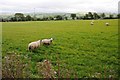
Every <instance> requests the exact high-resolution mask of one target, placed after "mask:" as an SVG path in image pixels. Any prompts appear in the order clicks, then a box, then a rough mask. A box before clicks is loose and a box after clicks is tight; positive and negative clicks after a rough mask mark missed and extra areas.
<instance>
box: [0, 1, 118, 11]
mask: <svg viewBox="0 0 120 80" xmlns="http://www.w3.org/2000/svg"><path fill="white" fill-rule="evenodd" d="M119 1H120V0H0V13H16V12H22V13H34V12H39V13H63V12H65V13H80V12H100V13H103V12H105V13H118V2H119Z"/></svg>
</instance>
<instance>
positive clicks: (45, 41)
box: [42, 38, 53, 45]
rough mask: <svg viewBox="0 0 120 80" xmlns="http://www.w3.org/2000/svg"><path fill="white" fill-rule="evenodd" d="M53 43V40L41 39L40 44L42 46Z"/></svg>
mask: <svg viewBox="0 0 120 80" xmlns="http://www.w3.org/2000/svg"><path fill="white" fill-rule="evenodd" d="M52 41H53V38H50V39H43V40H42V44H44V45H50V44H51V43H52Z"/></svg>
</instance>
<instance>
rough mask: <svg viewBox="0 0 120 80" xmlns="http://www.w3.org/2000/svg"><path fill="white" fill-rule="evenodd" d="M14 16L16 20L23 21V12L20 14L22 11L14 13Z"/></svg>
mask: <svg viewBox="0 0 120 80" xmlns="http://www.w3.org/2000/svg"><path fill="white" fill-rule="evenodd" d="M15 18H16V20H17V21H24V20H25V17H24V14H22V13H15Z"/></svg>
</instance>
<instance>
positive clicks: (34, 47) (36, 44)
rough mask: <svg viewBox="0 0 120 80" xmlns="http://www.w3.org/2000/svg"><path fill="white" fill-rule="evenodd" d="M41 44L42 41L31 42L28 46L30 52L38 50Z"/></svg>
mask: <svg viewBox="0 0 120 80" xmlns="http://www.w3.org/2000/svg"><path fill="white" fill-rule="evenodd" d="M40 44H41V40H38V41H34V42H31V43H29V44H28V50H29V51H32V50H34V49H36V48H38V47H39V46H40Z"/></svg>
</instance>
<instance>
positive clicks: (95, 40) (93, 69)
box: [2, 20, 120, 78]
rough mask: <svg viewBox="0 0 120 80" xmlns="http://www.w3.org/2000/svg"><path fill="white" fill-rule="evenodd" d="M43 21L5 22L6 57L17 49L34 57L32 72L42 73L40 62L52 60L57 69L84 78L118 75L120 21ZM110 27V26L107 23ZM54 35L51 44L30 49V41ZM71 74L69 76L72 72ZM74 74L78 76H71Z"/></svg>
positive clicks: (4, 43)
mask: <svg viewBox="0 0 120 80" xmlns="http://www.w3.org/2000/svg"><path fill="white" fill-rule="evenodd" d="M90 22H91V21H89V20H80V21H77V20H76V21H73V20H71V21H41V22H38V21H36V22H14V23H13V22H9V23H3V24H2V25H3V31H2V32H3V33H2V34H3V39H2V53H3V54H2V56H3V57H4V56H6V55H7V54H6V53H9V52H15V53H19V54H20V55H24V56H27V58H30V59H31V65H32V66H31V67H30V68H31V75H32V77H36V76H38V74H37V69H36V68H35V66H36V63H37V62H41V61H43V60H45V59H48V60H50V61H51V62H52V64H53V66H54V67H55V70H57V69H58V68H57V63H56V61H57V60H58V58H57V57H59V61H60V67H61V70H62V71H63V72H64V73H65V72H66V71H67V70H64V67H65V69H68V70H73V71H71V72H75V73H76V75H77V76H78V77H80V78H83V77H98V78H99V77H101V78H108V77H110V76H112V77H113V78H115V77H118V76H117V71H118V69H117V68H118V66H119V65H120V64H119V63H118V60H119V58H118V24H117V22H118V20H95V21H94V25H93V26H91V25H90ZM106 22H109V23H110V26H109V27H106V26H105V23H106ZM51 37H52V38H53V39H54V40H53V44H52V45H50V46H41V47H40V48H38V49H36V50H35V51H34V52H29V51H27V46H28V44H29V43H30V42H32V41H36V40H39V39H43V38H51ZM24 61H25V60H23V62H24ZM68 76H69V75H68ZM70 77H74V76H70Z"/></svg>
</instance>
